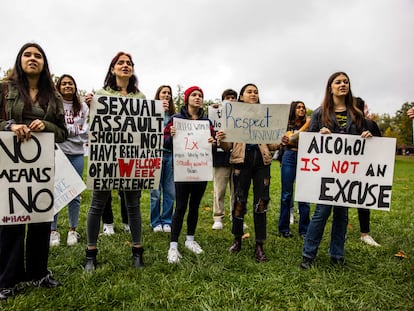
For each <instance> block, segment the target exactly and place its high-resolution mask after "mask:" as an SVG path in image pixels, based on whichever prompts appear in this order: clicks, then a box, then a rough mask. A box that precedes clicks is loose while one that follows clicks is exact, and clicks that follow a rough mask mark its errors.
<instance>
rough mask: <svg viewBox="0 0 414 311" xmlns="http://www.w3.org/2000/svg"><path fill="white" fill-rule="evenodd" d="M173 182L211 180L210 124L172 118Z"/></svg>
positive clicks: (202, 121) (204, 121)
mask: <svg viewBox="0 0 414 311" xmlns="http://www.w3.org/2000/svg"><path fill="white" fill-rule="evenodd" d="M173 122H174V127H175V128H176V134H175V135H174V137H173V144H174V181H209V180H213V158H212V146H211V144H210V143H209V142H208V138H209V137H210V136H211V133H210V123H209V122H208V121H206V120H186V119H179V118H174V121H173Z"/></svg>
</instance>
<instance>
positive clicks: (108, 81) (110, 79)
mask: <svg viewBox="0 0 414 311" xmlns="http://www.w3.org/2000/svg"><path fill="white" fill-rule="evenodd" d="M122 55H125V56H127V57H128V58H129V60H130V61H131V63H132V68H134V66H135V64H134V62H133V61H132V56H131V55H130V54H128V53H125V52H118V53H117V54H116V55H115V56H114V58H112V60H111V63H110V64H109V68H108V72H107V73H106V77H105V81H104V89H106V88H107V87H110V88H111V89H113V90H115V91H119V90H120V88H119V86H118V85H117V84H116V76H115V75H114V74H113V73H112V69H113V68H114V66H115V64H116V62H117V61H118V59H119V58H120V57H121V56H122ZM127 92H128V93H139V89H138V78H137V76H136V75H135V74H132V76H131V77H130V78H129V81H128V86H127Z"/></svg>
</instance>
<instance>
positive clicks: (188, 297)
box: [0, 157, 414, 310]
mask: <svg viewBox="0 0 414 311" xmlns="http://www.w3.org/2000/svg"><path fill="white" fill-rule="evenodd" d="M413 188H414V158H413V157H397V159H396V165H395V171H394V185H393V193H392V204H391V211H390V212H389V213H388V212H379V211H377V212H372V213H371V235H372V236H373V237H374V238H375V239H376V240H377V242H379V243H380V244H381V245H382V246H381V247H378V248H375V247H371V246H367V245H365V244H363V243H362V242H361V241H360V239H359V223H358V215H357V210H356V209H350V211H349V226H348V233H347V241H346V244H345V258H346V266H345V267H343V268H341V267H334V266H332V265H331V264H330V260H329V256H328V243H329V235H330V222H328V225H327V227H326V230H325V235H324V238H323V241H322V243H321V245H320V248H319V253H318V256H317V259H316V261H315V265H314V267H312V268H311V269H309V270H305V271H303V270H301V269H300V267H299V264H300V262H301V250H302V246H303V241H302V240H301V239H300V238H299V236H298V233H297V223H295V224H294V225H293V226H292V227H291V230H292V232H293V233H294V234H295V235H294V237H293V238H292V239H284V238H282V237H279V236H278V229H277V221H278V217H279V198H280V169H279V165H278V162H273V165H272V180H271V202H270V207H269V212H268V229H267V232H268V239H267V241H266V243H265V251H266V255H267V257H268V262H266V263H262V264H258V263H256V262H255V260H254V258H253V251H254V230H253V229H254V227H253V221H252V214H251V197H250V198H249V206H250V208H249V209H250V210H249V213H248V215H247V217H246V222H247V224H248V226H249V228H248V229H247V232H249V233H250V237H249V238H247V239H245V240H244V241H243V247H242V251H241V252H240V253H239V254H237V255H233V254H230V253H229V252H228V247H229V246H230V245H231V243H232V241H233V237H232V235H231V233H230V221H229V220H228V217H226V222H225V226H224V229H223V230H221V231H213V230H212V229H211V225H212V198H213V192H212V184H211V183H209V186H208V188H207V191H206V194H205V196H204V198H203V201H202V204H201V207H200V218H199V222H198V227H197V232H196V240H197V241H198V242H199V243H200V245H201V246H202V248H203V249H204V251H205V253H204V254H201V255H198V256H197V255H194V254H192V253H190V252H189V251H187V250H186V249H185V248H184V238H185V232H186V225H185V224H184V228H183V231H182V234H181V236H180V242H179V249H180V251H181V253H182V254H183V258H182V260H181V262H180V263H179V264H178V265H170V264H168V263H167V251H168V247H169V236H168V234H166V233H153V232H152V230H151V228H150V225H149V192H148V191H143V196H142V200H141V209H142V216H143V245H144V248H145V253H144V261H145V264H146V267H145V268H144V269H143V270H141V271H137V270H135V269H133V268H132V266H131V249H130V244H129V241H130V237H129V235H128V234H126V233H124V232H123V227H122V222H121V217H120V209H119V202H118V200H117V198H116V195H114V196H113V198H114V200H113V207H114V214H115V216H116V223H115V230H116V234H115V235H113V236H100V238H99V241H98V248H99V253H98V268H97V270H96V271H95V273H93V274H86V273H84V271H83V264H84V257H85V247H86V215H87V211H88V207H89V202H90V198H91V191H89V190H87V191H85V192H84V193H83V199H82V207H81V219H80V225H79V228H78V231H79V233H81V241H80V243H79V244H78V245H75V246H72V247H68V246H66V234H67V230H68V217H67V213H66V209H64V210H63V211H62V212H61V214H60V217H59V231H60V233H61V245H60V246H59V247H55V248H52V249H51V251H50V257H49V267H50V269H51V270H52V271H53V273H54V276H55V277H56V278H57V279H58V280H59V281H60V282H62V284H63V285H62V286H61V287H59V288H57V289H43V288H27V289H26V290H25V291H24V292H23V293H22V294H19V295H17V296H16V297H15V298H11V299H9V300H8V301H7V302H3V303H0V310H414V244H413V241H414V221H413V208H414V203H413V196H414V192H413ZM114 194H115V193H114ZM227 204H228V203H227ZM296 210H297V209H296ZM312 211H313V206H312ZM226 212H228V210H227V211H226ZM296 218H298V215H297V214H296ZM399 251H403V252H405V254H406V255H407V258H402V259H401V258H398V257H396V256H395V254H396V253H397V252H399Z"/></svg>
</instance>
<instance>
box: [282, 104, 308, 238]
mask: <svg viewBox="0 0 414 311" xmlns="http://www.w3.org/2000/svg"><path fill="white" fill-rule="evenodd" d="M309 123H310V118H308V117H307V116H306V107H305V104H304V103H303V102H301V101H293V102H292V103H291V104H290V113H289V121H288V125H287V132H286V134H285V135H284V136H283V138H282V142H283V144H284V145H285V146H284V147H285V151H284V153H283V157H282V163H281V167H280V176H281V181H282V192H281V195H280V216H279V232H280V235H281V236H283V237H284V238H290V237H292V233H291V232H290V228H289V216H290V213H291V203H292V202H293V201H292V200H293V184H294V183H295V178H296V163H297V157H298V140H299V132H304V131H306V130H307V129H308V127H309ZM299 190H300V191H302V190H304V189H299ZM298 207H299V235H300V236H301V237H302V238H303V237H304V236H305V234H306V231H307V230H308V225H309V210H310V207H309V203H307V202H298Z"/></svg>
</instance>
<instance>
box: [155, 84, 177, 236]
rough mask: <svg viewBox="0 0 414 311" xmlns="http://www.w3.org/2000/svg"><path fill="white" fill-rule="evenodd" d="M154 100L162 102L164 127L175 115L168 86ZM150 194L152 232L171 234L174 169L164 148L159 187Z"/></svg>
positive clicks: (158, 92) (160, 90) (169, 151)
mask: <svg viewBox="0 0 414 311" xmlns="http://www.w3.org/2000/svg"><path fill="white" fill-rule="evenodd" d="M155 99H156V100H162V101H163V108H164V125H166V124H167V122H168V120H169V118H170V117H171V116H172V115H173V114H175V105H174V101H173V97H172V90H171V87H170V86H169V85H161V86H160V87H159V88H158V89H157V91H156V93H155ZM150 194H151V199H150V207H151V209H150V210H151V213H150V221H151V227H152V230H153V231H154V232H161V231H163V232H167V233H169V232H171V222H172V214H173V210H174V199H175V190H174V169H173V155H172V152H171V150H169V149H167V148H165V147H164V148H163V149H162V169H161V178H160V186H159V188H158V189H153V190H151V192H150ZM161 200H162V203H161ZM161 206H162V208H161Z"/></svg>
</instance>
